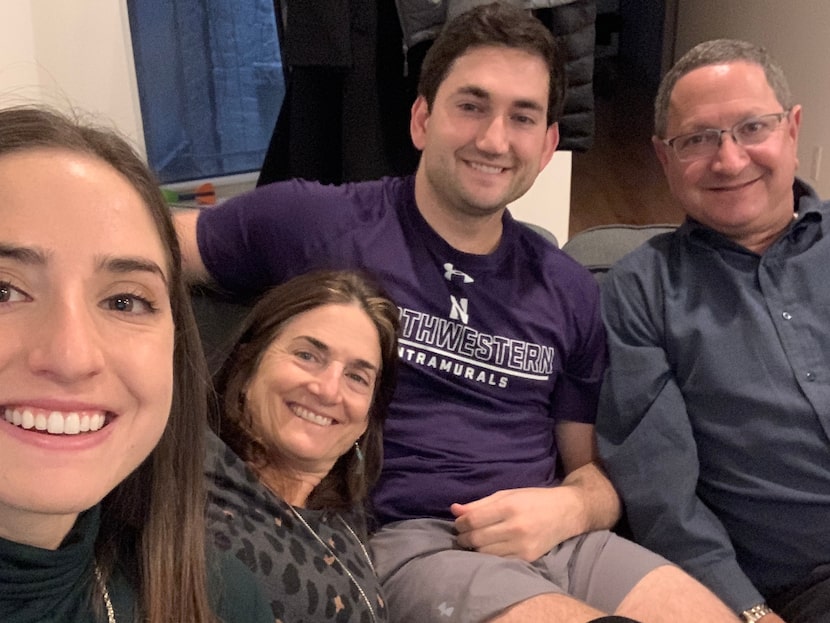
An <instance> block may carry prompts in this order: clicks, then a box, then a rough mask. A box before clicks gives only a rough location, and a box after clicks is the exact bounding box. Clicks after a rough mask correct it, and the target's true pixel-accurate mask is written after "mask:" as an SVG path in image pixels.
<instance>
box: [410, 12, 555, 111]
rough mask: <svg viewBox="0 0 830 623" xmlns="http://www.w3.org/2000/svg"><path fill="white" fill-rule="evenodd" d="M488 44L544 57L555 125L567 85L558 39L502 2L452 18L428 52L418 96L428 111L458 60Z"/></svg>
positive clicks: (423, 65)
mask: <svg viewBox="0 0 830 623" xmlns="http://www.w3.org/2000/svg"><path fill="white" fill-rule="evenodd" d="M487 46H495V47H504V48H515V49H519V50H524V51H525V52H528V53H530V54H534V55H536V56H539V57H541V59H542V60H543V61H544V62H545V65H546V66H547V68H548V76H549V83H548V110H547V124H548V126H550V125H553V124H554V123H555V122H556V121H557V120H558V119H559V117H560V115H561V114H562V109H563V107H564V104H565V87H566V85H567V78H566V75H565V64H564V60H563V58H562V54H561V52H560V50H559V46H558V45H557V43H556V39H554V37H553V35H552V34H551V32H550V31H549V30H548V29H547V28H545V26H544V25H543V24H542V22H540V21H539V20H538V19H536V18H535V17H533V16H532V15H531V14H530V13H529V12H528V11H526V10H523V9H520V8H517V7H515V6H512V5H510V4H504V3H499V2H496V3H493V4H487V5H483V6H477V7H475V8H472V9H470V10H469V11H465V12H464V13H461V14H460V15H459V16H458V17H456V18H454V19H452V20H451V21H450V22H448V23H447V25H446V26H445V27H444V30H443V31H442V32H441V34H440V35H438V38H437V39H436V40H435V42H434V43H433V44H432V46H431V47H430V48H429V50H428V51H427V54H426V57H425V58H424V62H423V64H422V65H421V75H420V78H419V80H418V95H421V96H423V97H424V99H425V100H426V102H427V106H428V108H429V110H432V104H433V103H434V102H435V95H436V93H438V88H439V87H440V86H441V83H442V82H444V79H445V78H446V77H447V74H449V72H450V69H452V65H453V63H454V62H455V60H456V59H457V58H458V57H460V56H463V55H464V54H465V53H466V52H467V51H468V50H470V49H471V48H476V47H487Z"/></svg>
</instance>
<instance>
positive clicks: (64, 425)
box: [3, 407, 107, 435]
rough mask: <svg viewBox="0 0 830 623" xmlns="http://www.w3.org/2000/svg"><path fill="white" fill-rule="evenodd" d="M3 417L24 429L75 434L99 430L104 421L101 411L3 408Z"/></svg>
mask: <svg viewBox="0 0 830 623" xmlns="http://www.w3.org/2000/svg"><path fill="white" fill-rule="evenodd" d="M3 417H4V418H5V420H6V421H7V422H10V423H11V424H14V425H15V426H19V427H21V428H23V429H26V430H31V429H33V428H34V429H35V430H39V431H46V432H47V433H49V434H51V435H77V434H79V433H86V432H90V431H93V432H94V431H97V430H101V429H102V428H103V427H104V424H105V423H106V421H107V420H106V416H105V415H104V414H103V413H78V412H76V411H70V412H68V413H63V412H61V411H50V412H45V411H35V412H33V411H32V409H29V408H26V409H20V408H16V409H13V408H9V407H7V408H6V409H5V412H4V414H3Z"/></svg>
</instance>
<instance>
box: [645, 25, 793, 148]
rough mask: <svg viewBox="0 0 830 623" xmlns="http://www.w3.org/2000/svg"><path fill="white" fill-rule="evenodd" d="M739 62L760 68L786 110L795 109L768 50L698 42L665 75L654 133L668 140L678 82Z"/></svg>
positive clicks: (723, 42) (720, 41)
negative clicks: (707, 69) (698, 71)
mask: <svg viewBox="0 0 830 623" xmlns="http://www.w3.org/2000/svg"><path fill="white" fill-rule="evenodd" d="M739 61H743V62H746V63H751V64H753V65H758V66H759V67H761V69H763V70H764V75H765V76H766V78H767V83H769V86H770V88H771V89H772V90H773V92H774V93H775V97H776V99H777V100H778V103H779V104H781V106H783V107H784V109H785V110H789V109H790V108H792V105H793V104H792V93H790V87H789V85H788V84H787V79H786V78H785V77H784V71H783V70H782V69H781V67H780V66H779V65H778V64H777V63H776V62H775V60H773V58H772V57H771V56H770V55H769V53H768V52H767V50H766V48H762V47H760V46H757V45H755V44H753V43H748V42H746V41H739V40H737V39H713V40H711V41H704V42H703V43H698V44H697V45H696V46H695V47H693V48H692V49H691V50H689V51H688V52H686V53H685V54H684V55H683V56H682V57H680V60H678V61H677V62H676V63H675V64H674V66H673V67H672V68H671V69H670V70H669V71H668V72H667V73H666V75H665V76H663V80H661V81H660V88H659V89H658V90H657V97H656V98H655V99H654V134H655V135H656V136H658V137H660V138H666V136H665V134H666V128H667V127H668V124H669V120H668V117H669V103H670V101H671V94H672V91H673V90H674V87H675V85H676V84H677V82H678V80H680V79H681V78H682V77H683V76H685V75H686V74H688V73H690V72H692V71H694V70H695V69H699V68H700V67H707V66H709V65H721V64H725V63H735V62H739Z"/></svg>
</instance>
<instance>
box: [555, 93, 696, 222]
mask: <svg viewBox="0 0 830 623" xmlns="http://www.w3.org/2000/svg"><path fill="white" fill-rule="evenodd" d="M595 107H596V110H595V112H596V129H595V139H594V146H593V147H592V148H591V149H590V150H589V151H587V152H585V153H574V154H573V164H572V166H573V169H572V177H571V180H572V181H571V218H570V225H569V235H570V236H573V235H574V234H576V233H578V232H580V231H582V230H583V229H587V228H589V227H594V226H595V225H606V224H615V223H626V224H633V225H646V224H652V223H680V222H681V221H682V220H683V213H682V212H681V210H680V209H679V208H678V207H677V203H676V201H674V200H673V199H672V198H671V195H670V194H669V189H668V185H667V184H666V181H665V178H664V177H663V171H662V169H661V167H660V163H659V162H658V160H657V157H656V156H655V154H654V148H653V147H652V145H651V134H652V129H653V123H652V114H653V113H652V110H653V109H652V95H651V94H649V93H645V92H643V91H640V90H637V89H635V88H633V87H626V86H625V85H624V84H620V85H618V86H617V88H615V90H614V93H613V95H610V96H609V97H606V98H603V97H597V98H596V101H595Z"/></svg>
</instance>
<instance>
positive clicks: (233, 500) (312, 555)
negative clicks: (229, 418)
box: [206, 434, 388, 623]
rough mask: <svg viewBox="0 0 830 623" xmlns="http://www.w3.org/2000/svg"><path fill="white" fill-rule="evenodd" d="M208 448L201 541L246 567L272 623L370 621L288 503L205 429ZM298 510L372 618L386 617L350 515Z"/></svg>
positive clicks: (376, 583)
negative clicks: (204, 527) (205, 533)
mask: <svg viewBox="0 0 830 623" xmlns="http://www.w3.org/2000/svg"><path fill="white" fill-rule="evenodd" d="M208 447H209V452H208V458H207V462H206V476H207V481H208V482H207V487H208V513H207V523H208V528H207V530H208V539H209V541H210V542H212V543H213V545H214V546H215V547H217V548H218V549H220V550H222V551H227V552H230V553H231V554H232V555H234V556H236V557H237V558H238V559H239V560H241V561H242V562H243V563H245V564H246V565H247V566H248V567H249V568H250V569H251V571H253V573H254V574H255V575H256V576H257V579H258V580H259V582H260V586H261V589H262V591H263V593H264V594H265V597H266V600H267V601H268V602H269V603H270V605H271V609H272V610H273V611H274V617H275V618H276V623H323V622H327V621H332V622H336V623H372V616H371V614H370V612H369V608H368V607H367V605H366V602H365V601H364V599H363V597H362V596H361V594H360V591H359V590H358V589H357V587H356V586H355V585H354V582H352V580H351V579H350V578H349V576H348V575H347V574H346V573H345V572H344V571H343V568H342V566H341V564H340V563H338V562H337V560H336V559H334V558H333V557H332V556H331V554H330V553H329V552H328V551H326V550H325V549H324V548H323V546H322V545H321V544H320V542H319V541H317V539H315V538H314V536H313V535H311V534H310V533H309V532H308V530H307V529H306V528H305V527H304V526H303V525H301V524H300V522H298V521H297V519H296V517H295V516H294V514H293V513H292V511H291V508H290V507H289V506H288V504H286V502H284V501H283V500H282V499H280V498H279V497H277V496H275V495H274V494H273V493H272V492H271V491H270V490H269V489H267V488H266V487H265V486H263V485H262V484H260V482H259V480H258V479H257V477H256V476H255V475H254V474H253V472H252V471H251V470H250V469H249V468H248V467H247V466H246V465H245V463H244V462H243V461H242V459H240V458H239V457H238V456H237V455H236V454H234V453H233V451H231V450H230V448H228V447H227V446H225V445H224V444H223V443H222V442H221V441H220V440H219V439H218V438H217V437H216V436H215V435H212V434H210V439H209V441H208ZM297 512H299V513H301V514H302V516H303V519H305V521H306V522H307V523H308V525H309V527H310V528H312V529H313V530H314V531H315V532H316V533H317V534H318V535H320V538H321V539H322V540H323V541H324V542H325V543H326V544H328V546H329V547H330V548H331V550H332V551H333V552H334V553H335V555H336V556H337V559H339V560H340V561H341V562H342V563H343V564H345V565H347V567H348V569H349V572H350V573H351V574H352V576H353V577H354V579H355V580H356V581H357V582H360V586H361V588H362V589H363V592H364V593H365V594H366V597H367V598H368V599H369V600H371V602H372V608H373V609H374V613H375V619H376V620H377V622H378V623H385V622H386V621H388V615H387V612H386V606H385V603H384V599H383V596H382V593H381V589H380V585H379V583H378V581H377V578H376V577H375V574H374V572H373V571H372V568H371V567H370V566H369V562H368V561H367V560H366V557H365V555H364V552H363V550H362V549H361V547H360V546H359V544H358V543H357V542H356V541H355V537H354V536H353V535H352V534H351V533H350V532H349V531H348V530H347V529H346V527H345V525H344V523H343V521H346V522H350V524H351V525H354V524H355V523H356V522H354V521H353V520H354V517H350V516H344V515H340V517H341V518H342V519H343V521H340V519H339V518H338V514H337V513H325V512H322V511H311V510H307V509H300V508H298V509H297ZM355 532H356V533H357V534H359V533H360V531H358V530H355Z"/></svg>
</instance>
